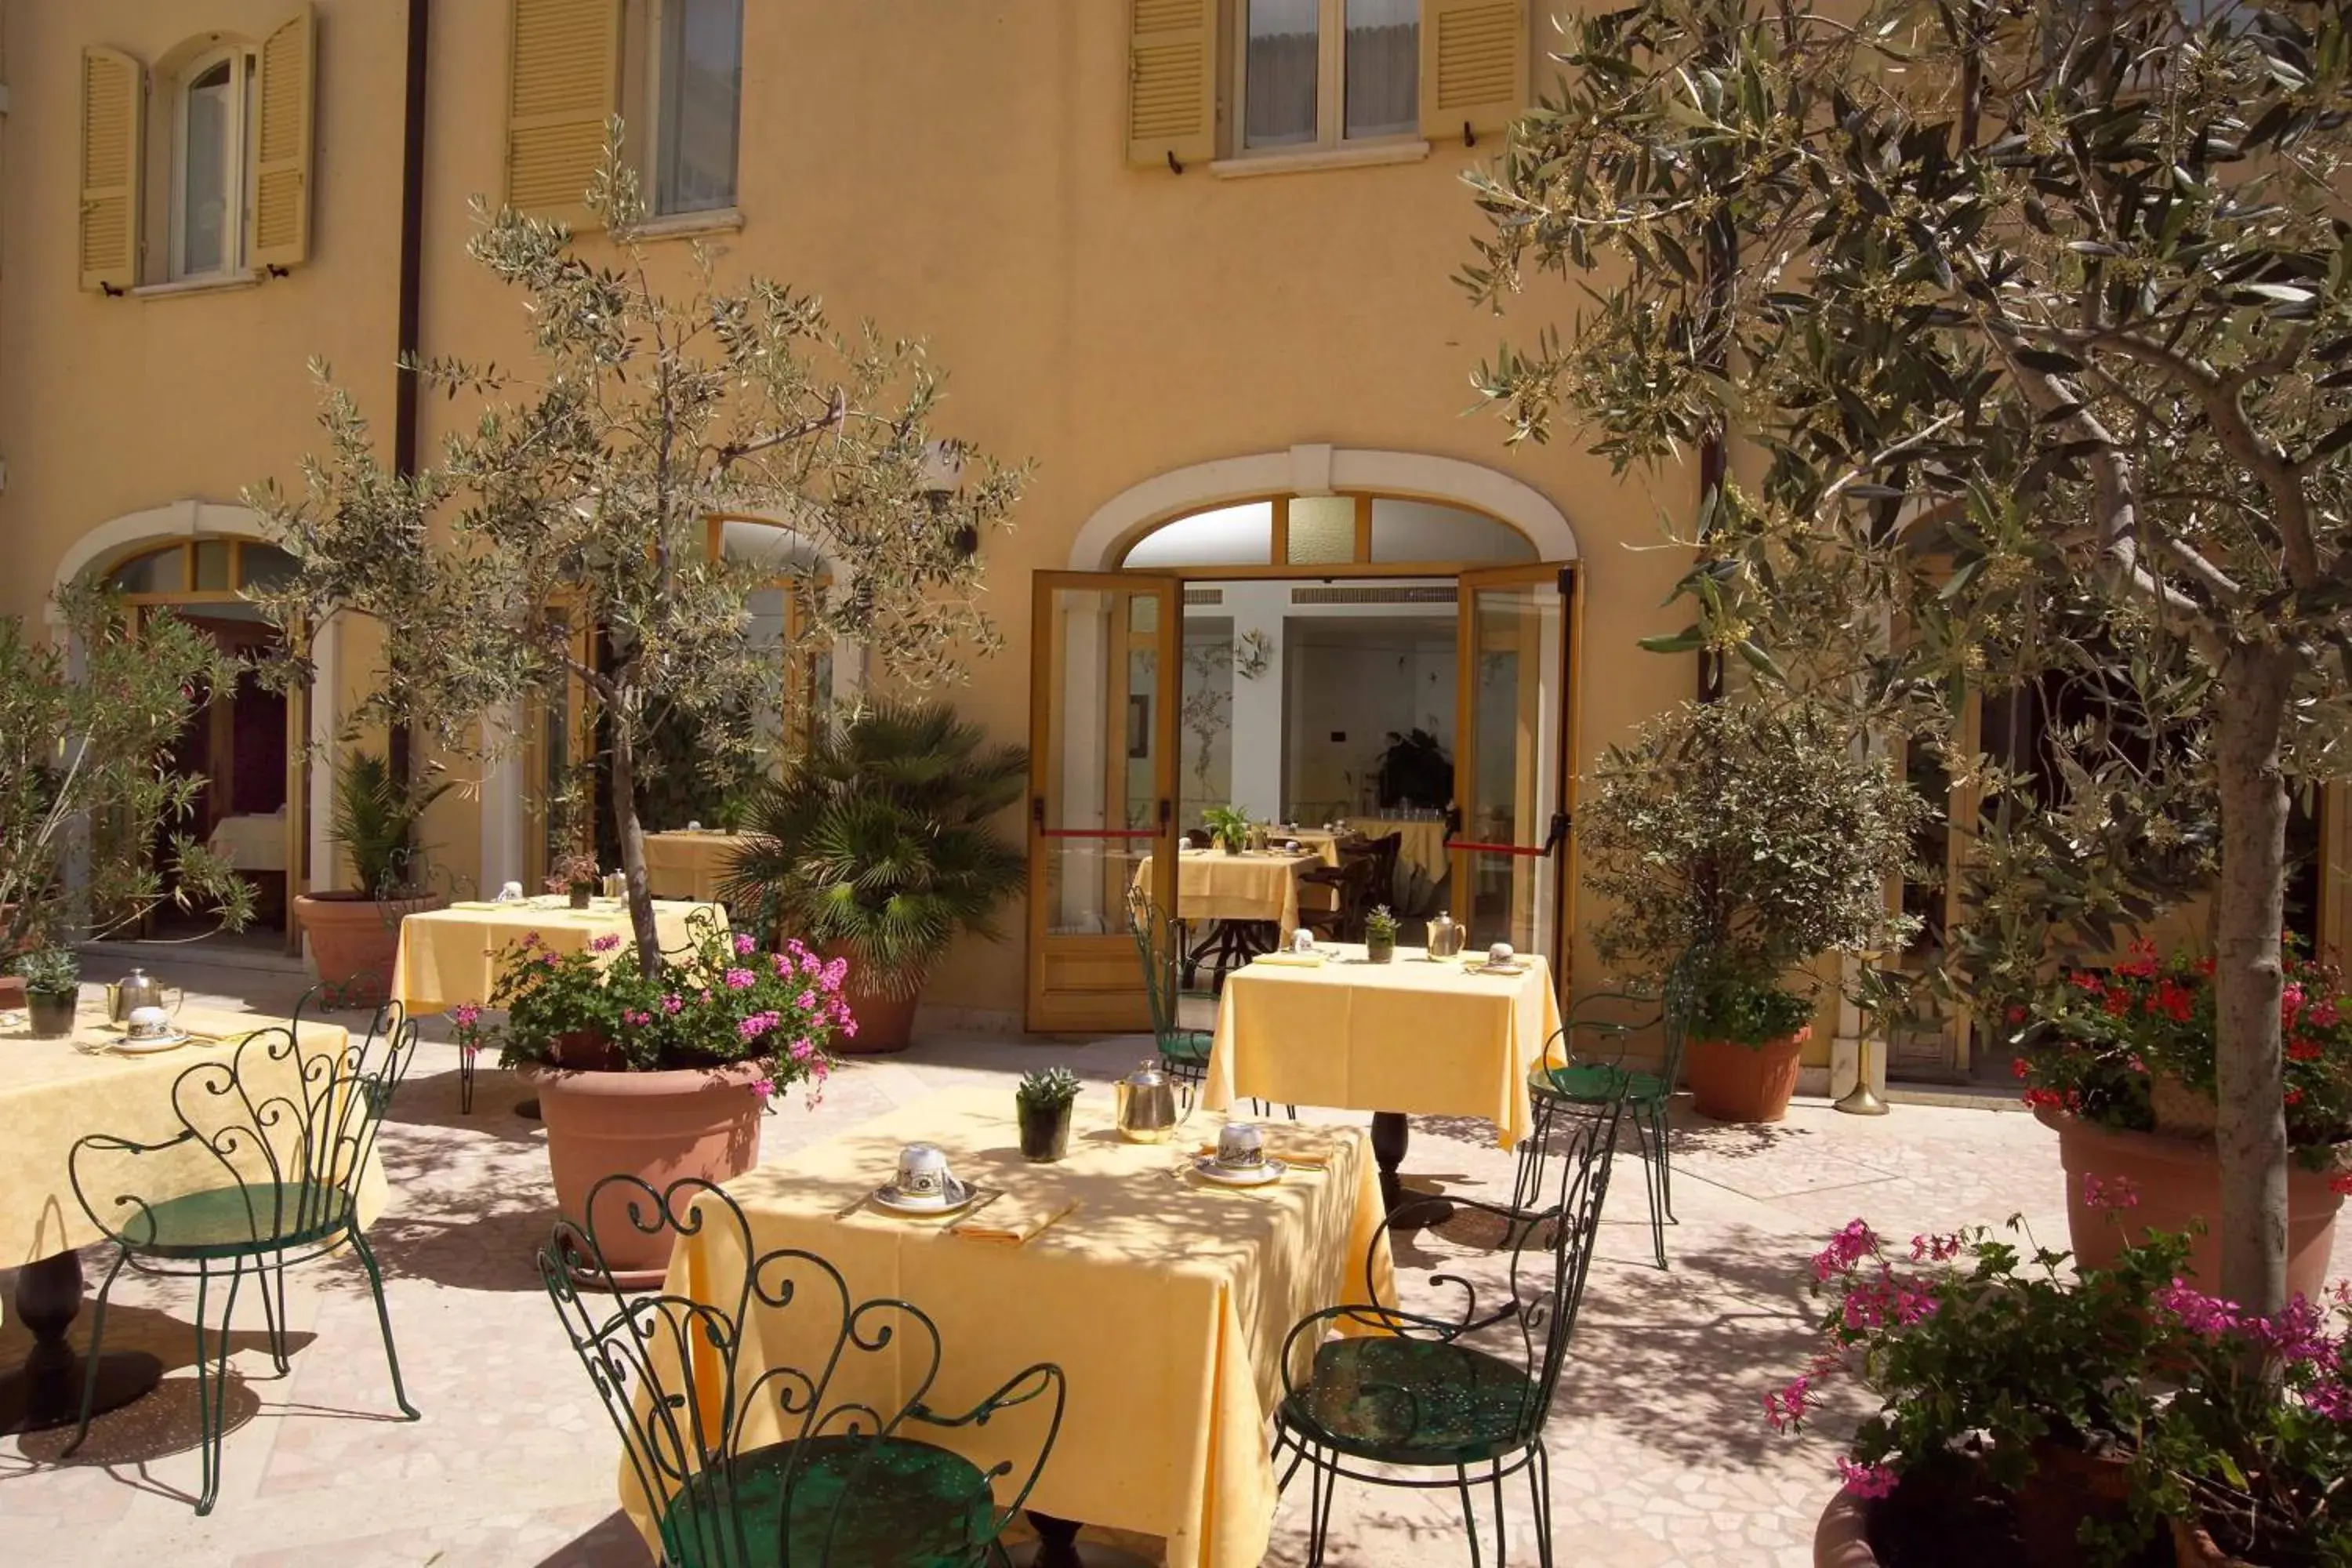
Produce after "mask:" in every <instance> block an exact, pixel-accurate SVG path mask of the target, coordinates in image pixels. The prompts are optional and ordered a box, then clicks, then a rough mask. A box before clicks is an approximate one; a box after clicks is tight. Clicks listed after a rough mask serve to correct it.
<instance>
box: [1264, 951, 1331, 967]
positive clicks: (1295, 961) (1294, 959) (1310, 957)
mask: <svg viewBox="0 0 2352 1568" xmlns="http://www.w3.org/2000/svg"><path fill="white" fill-rule="evenodd" d="M1250 962H1251V963H1286V964H1288V965H1290V966H1291V967H1292V968H1293V969H1320V968H1321V967H1323V964H1324V963H1325V959H1324V957H1323V955H1322V954H1321V953H1319V952H1261V953H1259V954H1258V955H1257V956H1256V957H1255V958H1253V959H1251V960H1250Z"/></svg>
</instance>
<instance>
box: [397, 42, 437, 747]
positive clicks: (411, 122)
mask: <svg viewBox="0 0 2352 1568" xmlns="http://www.w3.org/2000/svg"><path fill="white" fill-rule="evenodd" d="M432 36H433V0H408V69H407V80H406V91H405V94H404V100H403V104H402V110H401V135H400V285H399V287H400V301H399V325H398V328H397V335H398V338H399V343H400V348H399V352H400V366H399V369H398V370H397V371H396V372H395V373H394V374H395V380H394V383H393V404H392V469H393V472H394V473H395V474H397V475H399V476H400V477H401V478H402V479H407V478H408V477H410V476H411V475H413V474H415V472H416V412H417V404H418V401H419V399H418V393H419V390H420V388H419V385H418V382H417V376H416V372H415V370H414V369H413V368H411V362H413V361H414V360H415V357H416V355H417V353H418V352H419V340H420V338H421V336H422V328H421V324H420V322H421V318H422V316H423V314H424V295H425V72H426V68H427V66H428V63H429V58H430V54H431V48H430V45H431V40H432ZM385 749H386V751H387V752H388V753H389V754H388V757H387V761H389V762H390V763H391V765H392V776H393V777H394V778H398V779H404V778H406V777H408V776H409V763H410V760H411V759H410V754H409V738H408V726H407V725H405V724H394V726H393V727H392V731H391V734H390V735H389V737H388V738H387V740H386V744H385Z"/></svg>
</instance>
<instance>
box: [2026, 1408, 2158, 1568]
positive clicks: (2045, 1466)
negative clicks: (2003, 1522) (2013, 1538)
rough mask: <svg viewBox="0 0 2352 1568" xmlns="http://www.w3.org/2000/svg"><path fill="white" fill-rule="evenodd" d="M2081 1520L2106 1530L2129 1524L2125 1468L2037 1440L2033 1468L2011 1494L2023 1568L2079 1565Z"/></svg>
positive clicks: (2110, 1458)
mask: <svg viewBox="0 0 2352 1568" xmlns="http://www.w3.org/2000/svg"><path fill="white" fill-rule="evenodd" d="M2085 1520H2096V1521H2099V1523H2100V1525H2101V1526H2102V1527H2104V1528H2106V1529H2110V1530H2120V1529H2123V1528H2125V1527H2126V1526H2127V1525H2128V1524H2129V1523H2130V1520H2131V1466H2130V1464H2129V1463H2128V1462H2127V1461H2126V1460H2125V1459H2124V1458H2122V1457H2120V1456H2119V1455H2116V1454H2113V1453H2099V1454H2093V1453H2087V1452H2085V1451H2084V1449H2082V1448H2080V1447H2075V1446H2074V1445H2073V1444H2071V1443H2063V1442H2059V1441H2056V1440H2054V1439H2052V1438H2047V1437H2045V1438H2042V1440H2041V1441H2039V1442H2037V1443H2035V1444H2034V1445H2033V1468H2032V1470H2030V1471H2028V1472H2027V1473H2026V1477H2025V1479H2024V1481H2023V1482H2022V1483H2021V1485H2020V1486H2019V1487H2018V1489H2017V1536H2018V1541H2019V1543H2020V1544H2021V1545H2022V1546H2023V1547H2024V1549H2025V1552H2024V1556H2025V1561H2026V1563H2027V1564H2028V1568H2073V1565H2074V1564H2075V1563H2081V1562H2082V1561H2083V1546H2082V1531H2083V1522H2084V1521H2085Z"/></svg>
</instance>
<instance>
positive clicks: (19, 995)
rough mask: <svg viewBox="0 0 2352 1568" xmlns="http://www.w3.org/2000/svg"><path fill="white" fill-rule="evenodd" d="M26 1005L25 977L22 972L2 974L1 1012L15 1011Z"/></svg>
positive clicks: (0, 978)
mask: <svg viewBox="0 0 2352 1568" xmlns="http://www.w3.org/2000/svg"><path fill="white" fill-rule="evenodd" d="M24 1005H25V977H24V976H23V975H21V974H0V1013H14V1012H16V1011H17V1010H18V1009H20V1008H22V1007H23V1006H24Z"/></svg>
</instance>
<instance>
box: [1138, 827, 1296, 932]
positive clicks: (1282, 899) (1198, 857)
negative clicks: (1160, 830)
mask: <svg viewBox="0 0 2352 1568" xmlns="http://www.w3.org/2000/svg"><path fill="white" fill-rule="evenodd" d="M1301 842H1302V843H1304V842H1305V841H1304V840H1301ZM1322 863H1323V862H1322V860H1321V859H1320V858H1318V856H1316V855H1314V854H1311V853H1307V852H1306V851H1303V850H1302V851H1301V852H1300V853H1299V854H1297V855H1286V854H1282V853H1279V852H1277V851H1268V852H1266V853H1265V854H1248V853H1244V854H1240V855H1228V854H1226V853H1225V852H1224V851H1223V850H1222V849H1187V850H1185V851H1184V852H1183V853H1182V854H1181V855H1179V856H1178V857H1177V859H1176V914H1177V917H1178V918H1179V919H1181V920H1186V921H1273V922H1274V923H1275V924H1276V925H1277V926H1279V927H1281V928H1282V940H1283V941H1285V942H1288V941H1289V940H1290V933H1291V931H1294V930H1295V929H1297V925H1298V873H1300V872H1301V871H1306V870H1311V869H1313V868H1315V867H1317V866H1319V865H1321V864H1322ZM1151 874H1152V873H1151V857H1150V856H1149V855H1146V856H1145V857H1144V858H1143V860H1142V863H1141V864H1139V866H1137V867H1136V868H1135V885H1136V886H1137V887H1139V888H1149V887H1150V885H1151Z"/></svg>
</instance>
